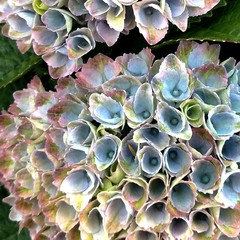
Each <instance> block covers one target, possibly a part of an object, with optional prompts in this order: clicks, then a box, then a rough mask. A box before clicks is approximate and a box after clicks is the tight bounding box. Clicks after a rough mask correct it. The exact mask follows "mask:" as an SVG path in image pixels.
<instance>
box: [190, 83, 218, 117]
mask: <svg viewBox="0 0 240 240" xmlns="http://www.w3.org/2000/svg"><path fill="white" fill-rule="evenodd" d="M193 98H194V99H195V100H196V101H198V103H199V104H200V105H201V107H202V109H203V110H204V112H206V113H208V112H209V111H210V110H211V109H212V108H214V107H215V106H217V105H219V104H221V99H220V97H219V96H218V94H217V93H215V92H213V91H211V90H209V89H207V88H196V89H195V90H194V92H193Z"/></svg>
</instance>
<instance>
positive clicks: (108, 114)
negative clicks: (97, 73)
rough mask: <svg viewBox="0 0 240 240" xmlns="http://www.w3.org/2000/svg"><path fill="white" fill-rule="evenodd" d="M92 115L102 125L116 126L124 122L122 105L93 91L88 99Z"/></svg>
mask: <svg viewBox="0 0 240 240" xmlns="http://www.w3.org/2000/svg"><path fill="white" fill-rule="evenodd" d="M89 105H90V107H89V110H90V112H91V115H92V117H93V118H94V119H95V120H96V121H97V122H99V123H101V124H102V125H103V126H104V127H108V128H118V127H120V126H122V125H123V123H124V113H123V107H122V105H121V104H120V103H118V102H117V101H115V100H114V99H112V98H111V97H107V96H106V95H104V94H98V93H93V94H92V95H91V96H90V99H89Z"/></svg>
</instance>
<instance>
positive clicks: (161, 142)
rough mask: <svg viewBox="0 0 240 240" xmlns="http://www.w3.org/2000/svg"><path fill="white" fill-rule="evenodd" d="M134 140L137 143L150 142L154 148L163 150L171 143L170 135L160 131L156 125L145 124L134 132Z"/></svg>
mask: <svg viewBox="0 0 240 240" xmlns="http://www.w3.org/2000/svg"><path fill="white" fill-rule="evenodd" d="M133 140H134V141H135V142H136V143H148V144H150V145H151V146H153V147H154V148H156V149H158V150H159V151H162V150H163V149H164V148H165V147H167V146H168V145H169V143H170V138H169V136H168V135H167V134H166V133H164V132H161V131H159V129H158V127H157V126H156V125H151V124H145V125H143V126H141V128H139V129H136V130H135V131H134V134H133Z"/></svg>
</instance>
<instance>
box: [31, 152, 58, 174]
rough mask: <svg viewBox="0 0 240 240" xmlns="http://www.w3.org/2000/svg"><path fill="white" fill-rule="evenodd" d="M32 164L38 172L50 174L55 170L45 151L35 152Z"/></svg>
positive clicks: (32, 156) (32, 155)
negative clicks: (49, 172)
mask: <svg viewBox="0 0 240 240" xmlns="http://www.w3.org/2000/svg"><path fill="white" fill-rule="evenodd" d="M30 158H31V162H32V164H33V166H34V167H35V168H36V169H37V170H38V171H43V172H48V171H53V170H54V164H53V162H52V161H51V160H50V159H49V157H48V156H47V154H46V153H45V151H43V150H35V151H34V152H32V154H31V157H30Z"/></svg>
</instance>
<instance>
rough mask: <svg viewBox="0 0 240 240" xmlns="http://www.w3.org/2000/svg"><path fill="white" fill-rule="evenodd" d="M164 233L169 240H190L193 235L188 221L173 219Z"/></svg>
mask: <svg viewBox="0 0 240 240" xmlns="http://www.w3.org/2000/svg"><path fill="white" fill-rule="evenodd" d="M166 232H167V233H168V234H169V235H170V239H191V236H192V235H193V232H192V229H191V226H190V223H189V221H188V220H187V219H184V218H173V219H172V220H171V223H170V224H169V226H168V227H167V230H166Z"/></svg>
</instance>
